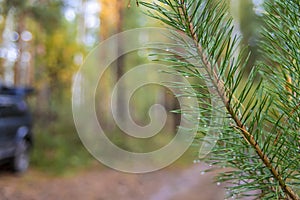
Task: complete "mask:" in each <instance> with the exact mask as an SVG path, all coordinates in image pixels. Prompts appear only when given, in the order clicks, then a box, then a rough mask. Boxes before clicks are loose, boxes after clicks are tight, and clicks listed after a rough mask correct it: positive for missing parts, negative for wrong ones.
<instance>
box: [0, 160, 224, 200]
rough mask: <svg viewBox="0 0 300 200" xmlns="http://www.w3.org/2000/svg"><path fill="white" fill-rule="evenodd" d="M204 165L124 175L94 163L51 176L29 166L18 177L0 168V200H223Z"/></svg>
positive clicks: (211, 175)
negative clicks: (69, 173) (64, 173)
mask: <svg viewBox="0 0 300 200" xmlns="http://www.w3.org/2000/svg"><path fill="white" fill-rule="evenodd" d="M206 168H207V166H204V165H202V164H193V165H191V166H185V167H182V168H178V167H177V168H175V167H168V168H165V169H163V170H159V171H156V172H152V173H146V174H126V173H121V172H117V171H115V170H112V169H108V168H104V169H103V167H100V168H99V165H96V166H93V167H92V168H90V169H88V170H84V171H82V172H79V173H76V174H73V175H68V176H61V177H51V176H48V175H45V174H44V173H41V172H40V171H37V170H34V169H30V170H29V171H28V172H26V173H25V174H23V175H21V176H17V175H14V174H12V173H10V172H8V171H5V170H2V171H0V199H1V200H54V199H57V200H182V199H184V200H223V199H224V195H225V191H224V189H223V188H222V185H219V184H217V183H214V180H213V176H214V174H213V173H205V174H204V173H201V171H202V170H204V169H206Z"/></svg>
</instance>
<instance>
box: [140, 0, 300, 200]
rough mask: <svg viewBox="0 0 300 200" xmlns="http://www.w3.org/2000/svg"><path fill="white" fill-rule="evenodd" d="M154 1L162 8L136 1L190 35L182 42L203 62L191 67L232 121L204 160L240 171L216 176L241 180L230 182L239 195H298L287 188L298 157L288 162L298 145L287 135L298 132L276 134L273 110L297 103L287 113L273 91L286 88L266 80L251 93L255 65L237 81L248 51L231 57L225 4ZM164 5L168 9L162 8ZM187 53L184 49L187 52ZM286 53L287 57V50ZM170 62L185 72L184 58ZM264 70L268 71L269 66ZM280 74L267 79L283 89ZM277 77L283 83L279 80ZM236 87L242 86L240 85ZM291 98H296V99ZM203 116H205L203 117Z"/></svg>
mask: <svg viewBox="0 0 300 200" xmlns="http://www.w3.org/2000/svg"><path fill="white" fill-rule="evenodd" d="M158 1H159V2H161V3H162V4H163V6H160V5H158V4H156V3H153V4H148V3H145V2H141V4H142V5H145V6H147V7H148V8H150V9H152V10H155V11H157V12H158V13H156V14H151V13H150V14H149V15H150V16H151V17H153V18H156V19H159V20H160V21H162V22H164V23H165V24H167V25H169V26H171V27H173V28H175V29H177V30H179V31H182V32H184V33H185V34H186V35H187V36H189V37H190V38H191V39H192V42H193V45H185V44H182V45H183V46H184V47H186V48H193V47H195V48H196V49H195V51H196V52H197V57H198V59H199V60H201V63H202V66H201V67H200V66H197V65H194V66H192V67H194V68H198V69H199V71H200V69H201V68H204V69H205V70H206V74H207V75H208V76H207V77H206V78H208V79H209V81H210V82H211V84H212V87H213V88H214V90H215V92H214V93H213V94H211V95H217V96H218V97H219V98H220V99H221V100H222V102H223V104H224V108H225V109H226V110H227V114H228V117H229V118H230V119H232V120H233V122H234V125H233V124H232V123H228V124H227V125H226V124H225V125H224V127H223V132H224V133H228V134H227V135H226V136H224V137H221V138H220V141H219V142H218V144H217V147H216V148H215V150H213V152H212V154H211V155H210V156H211V157H210V158H208V159H207V160H210V161H211V162H213V164H216V165H217V164H222V163H223V162H224V161H222V160H223V159H224V158H226V159H227V163H229V165H227V166H230V165H231V166H232V167H234V168H236V169H239V170H240V171H238V170H237V171H235V172H229V175H228V176H227V175H225V174H223V175H221V180H223V181H226V180H227V181H228V180H240V181H241V182H243V183H242V185H235V186H232V188H234V189H235V190H236V191H237V192H236V193H240V192H239V191H241V190H243V191H254V190H259V189H260V190H261V191H262V194H261V197H263V198H265V199H270V198H272V199H274V198H277V199H281V198H284V197H286V198H288V199H299V196H298V195H297V193H296V192H295V190H294V189H293V188H292V187H291V186H292V185H291V183H293V182H291V180H293V181H294V180H298V179H299V176H298V173H297V170H299V169H297V167H298V166H299V164H297V157H299V156H297V155H296V157H295V159H296V160H295V161H293V160H288V157H289V156H292V155H295V152H296V151H297V150H296V149H295V148H298V147H297V146H296V145H295V143H293V139H291V138H293V137H296V138H297V137H298V136H297V135H295V134H293V133H291V134H290V133H287V132H286V129H284V130H283V132H284V134H283V132H279V131H278V130H280V129H282V127H281V125H280V124H281V120H280V119H277V114H276V113H277V111H276V110H277V108H280V109H281V110H282V111H280V112H283V113H286V114H288V113H290V114H289V115H293V114H294V112H296V110H298V107H299V102H298V103H296V106H293V107H294V110H295V111H292V112H291V111H290V112H286V110H287V109H289V108H288V107H287V108H285V106H284V105H281V104H280V103H277V102H282V101H277V97H276V96H277V95H278V96H279V97H280V98H282V99H284V98H285V97H286V96H288V97H290V96H291V91H289V92H288V93H287V92H285V93H282V91H278V93H277V92H276V94H273V93H272V91H273V90H274V89H273V88H271V87H269V86H268V84H266V83H265V81H264V82H263V81H261V82H260V83H259V84H258V85H257V86H256V89H255V91H256V92H257V93H258V94H257V95H254V94H252V95H251V91H252V90H253V88H255V87H254V86H255V85H256V83H255V80H254V76H255V75H256V74H257V71H258V70H260V69H258V68H256V67H255V68H254V69H253V70H252V71H251V73H250V76H249V78H248V80H247V81H242V79H243V74H244V71H245V65H246V62H247V61H248V55H246V56H245V54H244V52H243V51H241V52H240V53H239V54H238V57H234V56H233V52H234V47H235V45H238V40H237V38H236V37H233V39H232V31H233V26H232V25H231V19H228V17H227V16H226V9H225V7H226V6H224V4H221V3H219V4H213V3H211V2H209V1H205V2H204V1H201V0H199V1H189V0H178V1H171V0H158ZM167 6H168V8H169V10H168V9H167V8H166V7H167ZM282 34H283V33H282ZM285 39H286V38H285ZM179 40H180V39H179ZM275 42H278V41H275ZM265 49H266V51H268V53H269V52H272V54H270V55H271V56H273V55H274V53H273V49H272V47H271V46H267V45H266V48H265ZM283 51H284V52H285V51H286V50H283ZM187 52H189V51H188V50H187ZM285 53H287V54H289V56H290V54H291V53H290V52H285ZM187 54H188V53H187ZM189 57H195V55H186V57H184V55H183V58H184V59H187V60H188V58H189ZM295 59H296V58H295ZM279 60H280V55H278V56H277V57H276V61H278V63H279ZM173 62H175V63H176V62H177V65H176V67H177V68H178V71H180V72H181V73H182V74H186V72H185V71H184V70H181V69H179V68H180V67H181V66H182V67H185V68H187V66H189V64H188V62H187V63H185V64H183V63H184V61H182V60H180V61H179V60H178V59H173ZM180 65H181V66H180ZM266 68H267V67H266ZM269 70H270V72H272V69H269ZM190 71H191V74H192V76H194V77H199V78H200V79H201V78H203V76H201V74H199V73H198V72H193V70H190ZM269 74H270V73H269ZM285 77H286V76H284V78H282V79H279V80H277V79H278V78H277V79H275V78H273V77H271V81H272V83H273V82H274V83H277V84H276V87H278V84H281V87H282V88H284V86H285V85H286V84H285V83H286V79H285ZM282 80H283V82H284V83H283V84H282V83H281V81H282ZM262 82H263V83H262ZM288 84H289V87H290V90H292V92H293V93H296V94H297V95H298V92H297V91H296V90H295V88H296V87H294V86H293V85H292V84H291V83H288ZM243 86H244V87H243ZM279 86H280V85H279ZM241 87H243V88H242V89H241ZM279 88H280V87H279ZM238 90H241V91H238ZM199 96H204V95H203V94H201V95H199ZM294 96H295V95H294ZM287 99H289V98H287ZM293 99H296V97H295V98H293ZM293 99H292V100H293ZM295 101H296V100H295ZM274 105H275V106H274ZM218 109H219V108H213V107H209V106H207V104H205V106H203V107H201V106H200V107H199V112H200V113H205V112H207V111H208V112H211V111H212V110H218ZM217 112H218V111H217ZM284 115H285V114H284ZM203 117H204V118H205V115H203ZM215 117H218V116H215ZM206 121H207V120H205V119H204V120H201V122H202V123H205V122H206ZM225 123H226V122H225ZM268 126H270V127H268ZM199 132H201V133H202V134H204V135H205V134H206V133H205V132H206V129H205V128H202V129H201V130H199ZM274 132H275V133H276V134H274ZM236 133H238V134H239V135H240V137H239V136H238V135H236ZM208 142H209V141H208ZM272 144H276V145H272ZM228 148H229V149H228ZM231 148H232V150H231ZM233 155H234V156H233ZM235 155H237V158H236V156H235ZM225 165H226V164H225ZM230 174H231V175H230ZM226 177H228V178H226ZM255 179H257V180H255ZM250 180H251V181H250ZM295 184H297V182H296V183H295Z"/></svg>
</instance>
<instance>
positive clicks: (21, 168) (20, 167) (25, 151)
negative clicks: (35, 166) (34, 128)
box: [12, 139, 29, 173]
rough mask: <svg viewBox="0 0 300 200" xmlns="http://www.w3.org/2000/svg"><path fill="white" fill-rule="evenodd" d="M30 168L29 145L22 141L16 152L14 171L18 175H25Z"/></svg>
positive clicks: (13, 162) (13, 163)
mask: <svg viewBox="0 0 300 200" xmlns="http://www.w3.org/2000/svg"><path fill="white" fill-rule="evenodd" d="M28 167H29V143H28V141H26V140H25V139H22V140H21V141H20V142H18V144H17V148H16V152H15V155H14V157H13V160H12V169H13V170H14V172H16V173H23V172H25V171H26V170H27V169H28Z"/></svg>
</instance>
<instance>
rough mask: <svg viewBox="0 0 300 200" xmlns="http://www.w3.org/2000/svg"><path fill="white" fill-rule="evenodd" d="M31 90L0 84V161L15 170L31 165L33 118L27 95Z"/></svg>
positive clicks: (22, 170) (18, 170)
mask: <svg viewBox="0 0 300 200" xmlns="http://www.w3.org/2000/svg"><path fill="white" fill-rule="evenodd" d="M30 91H31V90H28V89H25V88H8V87H3V86H0V161H1V164H3V163H9V164H10V166H11V167H12V169H13V170H14V171H15V172H24V171H26V170H27V168H28V165H29V150H30V148H31V146H32V142H33V138H32V132H31V127H32V118H31V114H30V111H29V108H28V106H27V103H26V101H25V96H26V95H27V94H28V93H29V92H30Z"/></svg>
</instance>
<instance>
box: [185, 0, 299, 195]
mask: <svg viewBox="0 0 300 200" xmlns="http://www.w3.org/2000/svg"><path fill="white" fill-rule="evenodd" d="M180 1H181V4H180V8H181V11H182V14H183V15H184V16H185V18H186V19H188V20H187V24H189V26H188V27H189V32H190V34H191V36H192V38H193V41H194V42H195V44H196V46H197V48H198V52H199V55H201V60H202V63H203V64H204V66H205V67H206V70H207V71H209V70H210V69H212V77H211V81H212V82H213V84H214V86H215V88H216V90H217V92H218V94H219V96H220V97H221V98H222V101H223V103H224V104H225V107H226V109H227V111H228V113H229V115H230V116H231V118H232V119H234V121H235V123H236V128H237V129H239V130H240V131H241V133H242V134H243V138H244V139H245V140H246V141H247V142H248V143H250V144H251V146H252V147H253V148H254V149H255V151H256V153H257V154H258V156H259V157H260V158H261V160H262V161H263V163H264V164H265V165H266V167H267V168H268V169H269V170H270V171H271V173H272V174H273V175H274V178H276V179H277V180H278V182H279V184H280V186H281V188H282V189H283V190H284V191H285V192H286V193H287V194H288V195H289V197H290V198H291V199H295V200H297V199H299V196H298V195H297V194H296V193H295V192H294V191H293V190H292V189H291V188H290V187H289V186H287V185H286V183H285V181H284V180H283V179H282V177H281V176H280V174H279V172H278V171H277V170H276V169H275V168H274V167H273V165H272V163H271V161H270V159H269V158H268V156H267V155H266V154H265V153H264V152H263V150H262V149H261V148H260V147H259V145H258V142H257V141H256V140H255V139H254V136H253V135H252V134H251V133H249V132H248V131H247V128H246V127H245V125H243V123H242V122H241V120H240V118H239V117H238V116H237V115H236V113H235V112H234V111H233V108H232V107H231V105H230V101H229V98H228V96H227V95H226V93H225V85H224V82H223V81H222V80H221V79H219V78H218V76H217V72H216V66H211V64H210V62H209V61H208V58H207V56H206V55H205V54H204V52H203V50H202V47H201V44H199V42H198V41H199V40H198V38H197V34H196V32H195V31H194V28H193V27H194V25H193V23H192V21H191V20H190V17H189V16H188V14H187V8H186V4H185V1H184V0H180Z"/></svg>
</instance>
